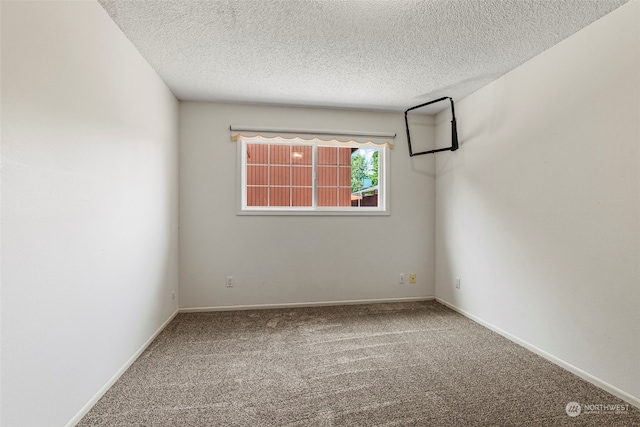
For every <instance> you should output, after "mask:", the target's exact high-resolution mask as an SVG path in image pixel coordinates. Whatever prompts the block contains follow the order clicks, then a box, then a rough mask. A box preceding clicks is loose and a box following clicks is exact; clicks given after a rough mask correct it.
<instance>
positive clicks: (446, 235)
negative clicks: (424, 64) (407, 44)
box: [436, 1, 640, 403]
mask: <svg viewBox="0 0 640 427" xmlns="http://www.w3.org/2000/svg"><path fill="white" fill-rule="evenodd" d="M639 17H640V2H638V1H633V2H631V3H629V4H627V5H624V6H622V7H621V8H620V9H618V10H616V11H614V12H613V13H611V14H610V15H607V16H605V17H604V18H602V19H600V20H599V21H597V22H595V23H594V24H592V25H590V26H589V27H587V28H585V29H583V30H582V31H580V32H578V33H577V34H575V35H574V36H572V37H570V38H568V39H566V40H565V41H563V42H562V43H560V44H558V45H556V46H555V47H553V48H552V49H550V50H548V51H546V52H544V53H543V54H541V55H539V56H538V57H536V58H534V59H532V60H531V61H529V62H527V63H525V64H524V65H522V66H521V67H519V68H517V69H516V70H514V71H512V72H511V73H509V74H507V75H505V76H503V77H502V78H500V79H499V80H497V81H495V82H493V83H491V84H490V85H488V86H486V87H485V88H483V89H481V90H479V91H478V92H476V93H474V94H473V95H471V96H469V97H467V98H465V99H464V100H461V101H460V102H458V103H456V113H457V118H458V130H459V136H460V140H461V148H460V150H459V151H457V152H455V153H448V154H441V155H439V156H438V158H437V173H438V175H437V201H436V206H437V220H436V225H437V226H436V229H437V255H436V258H437V261H436V264H437V273H436V295H437V297H438V298H441V299H442V300H444V301H446V302H448V303H450V304H453V305H455V306H457V307H459V308H460V309H462V310H464V311H466V312H467V313H469V314H470V315H472V316H475V317H477V318H478V319H480V320H481V321H484V322H486V323H488V324H490V325H493V326H494V327H497V328H499V329H501V330H503V331H505V332H506V333H508V334H511V335H513V336H514V337H515V338H517V339H519V340H522V341H524V342H526V343H529V344H531V345H533V346H535V347H537V348H538V349H540V350H542V351H544V352H547V353H549V354H550V355H551V356H553V357H556V358H559V359H560V360H562V361H564V362H566V363H568V364H570V365H572V366H574V367H576V368H578V369H580V370H583V371H586V372H587V373H588V374H590V375H592V376H594V377H596V378H597V379H599V380H601V381H603V382H604V383H608V384H609V385H611V386H613V387H614V388H617V389H618V392H620V393H619V394H620V395H625V393H626V397H627V398H628V399H630V400H633V399H635V402H636V403H640V400H638V399H640V126H639V125H638V123H639V121H640V55H639V49H640V35H639V31H638V29H639V28H640V19H639ZM443 119H444V117H440V118H439V120H443ZM439 123H440V122H439ZM445 125H446V126H443V125H440V124H438V126H437V134H438V136H437V138H438V139H443V138H448V134H447V129H448V123H445ZM456 277H459V278H460V279H461V288H460V289H459V290H457V289H455V287H454V280H455V278H456ZM598 403H606V402H598Z"/></svg>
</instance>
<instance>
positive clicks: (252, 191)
mask: <svg viewBox="0 0 640 427" xmlns="http://www.w3.org/2000/svg"><path fill="white" fill-rule="evenodd" d="M268 197H269V188H268V187H247V206H267V203H268Z"/></svg>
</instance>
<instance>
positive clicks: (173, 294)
mask: <svg viewBox="0 0 640 427" xmlns="http://www.w3.org/2000/svg"><path fill="white" fill-rule="evenodd" d="M175 300H176V291H171V301H175Z"/></svg>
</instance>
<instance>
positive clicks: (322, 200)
mask: <svg viewBox="0 0 640 427" xmlns="http://www.w3.org/2000/svg"><path fill="white" fill-rule="evenodd" d="M318 206H338V189H337V188H332V187H319V188H318Z"/></svg>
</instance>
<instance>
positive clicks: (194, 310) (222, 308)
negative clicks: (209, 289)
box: [179, 296, 436, 313]
mask: <svg viewBox="0 0 640 427" xmlns="http://www.w3.org/2000/svg"><path fill="white" fill-rule="evenodd" d="M435 299H436V297H433V296H430V297H405V298H385V299H361V300H346V301H319V302H292V303H285V304H253V305H222V306H216V307H189V308H181V309H180V310H179V312H180V313H199V312H206V311H234V310H257V309H270V308H293V307H319V306H332V305H357V304H382V303H388V302H411V301H432V300H435Z"/></svg>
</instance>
